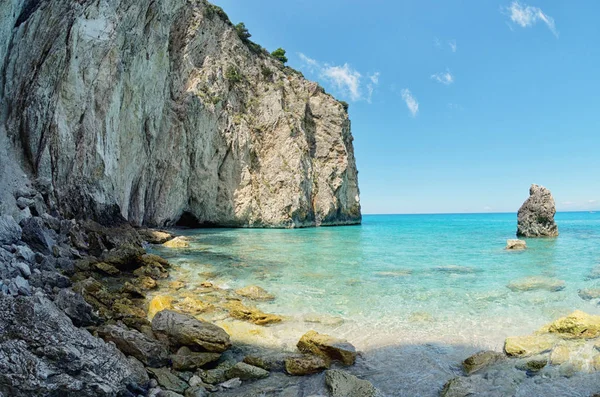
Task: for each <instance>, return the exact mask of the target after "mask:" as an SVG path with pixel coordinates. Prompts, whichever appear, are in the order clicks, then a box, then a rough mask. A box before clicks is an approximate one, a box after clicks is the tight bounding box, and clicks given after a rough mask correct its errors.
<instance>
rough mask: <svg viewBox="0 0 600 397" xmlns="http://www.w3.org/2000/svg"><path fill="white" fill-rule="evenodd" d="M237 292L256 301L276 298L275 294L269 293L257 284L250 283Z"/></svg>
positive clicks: (236, 291)
mask: <svg viewBox="0 0 600 397" xmlns="http://www.w3.org/2000/svg"><path fill="white" fill-rule="evenodd" d="M235 293H236V294H238V295H239V296H241V297H244V298H248V299H252V300H255V301H271V300H273V299H275V295H271V294H269V293H268V292H267V291H265V290H264V289H262V288H261V287H259V286H257V285H249V286H247V287H244V288H240V289H236V290H235Z"/></svg>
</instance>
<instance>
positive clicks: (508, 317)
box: [159, 213, 600, 395]
mask: <svg viewBox="0 0 600 397" xmlns="http://www.w3.org/2000/svg"><path fill="white" fill-rule="evenodd" d="M556 220H557V223H558V225H559V230H560V236H559V237H558V238H554V239H526V240H527V246H528V249H527V250H525V251H506V250H505V249H504V247H505V243H506V240H507V239H509V238H514V233H515V230H516V215H515V214H445V215H385V216H384V215H371V216H369V215H367V216H364V218H363V224H362V225H360V226H345V227H328V228H313V229H300V230H273V229H199V230H184V231H178V232H181V234H185V235H187V236H189V237H190V238H191V249H189V250H167V249H160V250H159V251H160V254H161V255H164V256H165V257H167V258H169V259H170V260H171V261H172V262H175V263H178V264H180V265H181V269H183V270H186V269H187V270H189V271H190V273H189V275H188V276H186V277H187V278H188V281H190V282H193V281H194V278H196V277H197V281H198V282H200V281H204V280H205V279H206V278H207V277H208V278H210V279H211V280H213V282H214V283H215V284H217V285H220V286H221V287H228V288H239V287H243V286H246V285H251V284H255V285H260V286H262V287H263V288H265V289H266V290H267V291H269V292H270V293H273V294H274V295H276V296H277V299H276V300H275V301H273V302H269V303H261V304H259V305H258V306H259V307H260V308H261V309H262V310H264V311H265V312H272V313H277V314H283V315H286V316H289V318H290V319H289V320H288V321H286V322H284V323H282V324H281V325H277V326H274V327H269V329H268V330H267V331H265V332H267V333H268V334H269V338H268V339H269V340H270V341H275V342H273V343H280V344H281V346H284V347H288V348H293V346H294V344H295V342H296V341H297V339H298V337H299V336H300V335H301V334H302V333H304V332H305V331H306V330H308V329H311V328H314V329H317V330H320V331H324V332H329V333H331V334H334V335H336V336H340V337H344V338H347V339H348V340H349V341H351V342H352V343H354V344H355V345H356V346H357V347H358V348H359V349H360V350H362V351H364V352H365V358H366V360H365V364H364V368H362V369H360V370H362V371H364V374H363V375H364V376H366V377H368V378H369V377H370V378H371V379H372V380H373V381H374V382H375V383H377V386H379V387H380V388H382V389H384V390H386V389H387V392H388V393H389V394H390V395H410V393H409V394H403V392H402V391H398V389H397V388H396V389H395V388H394V386H393V385H392V383H391V382H396V383H394V384H397V382H398V379H399V378H398V376H397V375H396V374H394V375H392V373H393V371H396V372H398V371H400V372H402V373H403V374H404V375H402V376H404V382H408V383H407V385H408V386H407V387H408V388H409V389H407V390H413V391H414V390H416V389H414V387H417V385H421V386H422V391H423V393H425V391H426V390H430V391H431V388H432V385H436V387H437V386H438V385H439V383H440V381H441V380H443V379H447V378H449V377H452V376H455V375H456V364H457V363H458V362H460V360H462V359H464V358H465V357H466V355H468V354H470V353H472V352H474V351H476V350H479V349H494V350H501V348H502V344H503V342H504V339H505V338H506V337H507V336H510V335H519V334H529V333H531V332H533V331H534V330H536V329H537V328H539V327H540V326H541V325H543V324H545V323H547V322H549V321H552V320H554V319H556V318H557V317H559V316H562V315H566V314H568V313H570V312H571V311H573V310H575V309H580V310H583V311H586V312H588V313H592V314H600V309H599V308H598V305H597V303H598V302H597V300H592V301H584V300H583V299H581V298H580V297H579V295H578V291H579V290H580V289H583V288H598V287H600V271H598V266H599V265H600V244H598V242H599V241H600V214H592V213H559V214H557V216H556ZM594 270H596V271H597V272H598V273H597V274H596V275H594ZM172 275H173V277H175V278H177V274H172ZM530 277H535V278H536V279H537V278H539V279H540V280H541V282H542V284H544V285H546V284H548V287H547V288H546V289H535V290H529V291H522V290H521V289H523V287H522V286H521V287H516V288H515V287H513V288H508V287H507V286H508V285H509V284H511V283H513V284H515V283H516V284H517V285H519V283H521V284H522V282H523V281H524V282H526V283H527V282H529V281H531V279H528V278H530ZM561 281H562V282H564V288H563V289H560V282H561ZM556 289H560V290H558V291H556ZM307 316H308V317H313V318H312V319H311V320H312V321H314V320H315V318H314V317H319V316H321V317H325V318H324V319H323V320H322V321H323V323H321V324H319V323H314V322H310V323H308V322H305V321H304V320H306V319H307ZM339 318H341V319H343V320H344V321H343V322H342V323H341V324H340V322H339V321H337V320H336V319H339ZM309 319H310V318H309ZM415 361H419V362H420V364H419V365H416V364H415ZM415 371H416V372H418V373H415V374H414V377H411V375H410V374H411V373H413V372H415ZM386 374H387V375H386ZM453 374H454V375H453ZM386 376H387V377H386ZM402 376H400V378H402ZM390 378H391V379H390ZM386 379H387V380H386ZM428 379H429V381H428ZM411 382H412V386H410V384H411ZM442 384H443V382H442ZM410 388H412V389H410ZM393 390H396V392H393ZM434 391H435V392H436V393H434V394H437V389H436V390H434ZM423 395H425V394H423Z"/></svg>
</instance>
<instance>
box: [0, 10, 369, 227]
mask: <svg viewBox="0 0 600 397" xmlns="http://www.w3.org/2000/svg"><path fill="white" fill-rule="evenodd" d="M0 21H1V22H0V24H1V25H0V67H1V68H2V73H0V104H1V105H0V143H2V145H0V146H2V147H1V148H0V150H1V151H3V153H0V154H2V159H1V160H0V182H2V183H3V186H7V187H8V189H4V190H5V191H4V192H2V193H0V200H2V206H3V209H2V210H3V211H4V212H8V213H11V212H12V214H13V215H15V212H16V211H17V210H16V208H17V207H16V206H15V202H14V198H13V195H12V194H8V193H7V191H8V190H10V189H13V190H14V189H15V188H17V187H18V186H19V185H20V184H22V183H23V181H24V180H26V179H27V178H28V177H29V178H31V179H32V180H34V182H35V185H34V186H36V187H38V188H39V187H40V186H41V189H42V194H43V195H44V198H45V200H46V201H47V203H48V204H49V206H50V207H51V208H52V209H53V210H56V211H58V212H60V213H62V214H63V215H64V216H66V217H77V218H85V217H91V218H93V219H96V220H98V221H100V222H103V223H110V222H114V221H115V220H116V219H118V218H120V216H122V217H123V218H125V219H126V220H128V221H129V222H130V223H132V224H133V225H142V224H144V225H150V226H169V225H173V224H176V223H177V222H181V223H188V224H192V225H197V224H217V225H228V226H259V227H265V226H266V227H304V226H318V225H337V224H354V223H360V220H361V215H360V203H359V190H358V182H357V170H356V165H355V160H354V153H353V146H352V140H353V138H352V135H351V132H350V121H349V119H348V114H347V111H346V110H345V109H344V107H343V106H342V104H341V103H339V102H338V101H337V100H336V99H334V98H333V97H331V96H330V95H328V94H326V93H324V91H323V89H322V88H321V87H319V85H318V84H316V83H314V82H310V81H307V80H305V79H304V78H303V77H302V75H301V74H300V73H298V72H296V71H294V70H292V69H290V68H287V67H284V66H283V65H282V64H281V62H279V61H278V60H276V59H274V58H272V57H271V56H269V55H268V54H266V53H265V52H264V51H261V50H260V48H258V49H257V47H256V46H253V45H248V43H247V42H245V41H242V40H241V39H240V38H239V37H238V35H237V33H236V30H235V29H234V27H233V26H232V24H231V22H229V20H228V18H227V16H226V15H225V14H224V13H223V12H222V11H221V10H220V9H219V8H218V7H215V6H213V5H211V4H209V3H207V2H205V1H203V0H169V1H159V2H157V1H152V0H128V1H122V0H121V1H119V0H101V1H91V0H79V1H77V2H75V1H72V0H53V1H51V2H50V1H40V0H9V1H4V2H2V3H1V4H0ZM250 44H252V43H250ZM119 215H120V216H119ZM15 217H17V218H19V216H17V215H15Z"/></svg>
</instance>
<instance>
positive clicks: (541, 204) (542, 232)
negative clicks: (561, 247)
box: [517, 184, 558, 237]
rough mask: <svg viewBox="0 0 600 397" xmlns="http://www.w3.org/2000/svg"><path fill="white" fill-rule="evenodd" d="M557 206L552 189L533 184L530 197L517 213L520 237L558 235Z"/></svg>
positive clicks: (518, 234)
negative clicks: (555, 217) (555, 219)
mask: <svg viewBox="0 0 600 397" xmlns="http://www.w3.org/2000/svg"><path fill="white" fill-rule="evenodd" d="M555 213H556V206H555V204H554V198H553V197H552V193H550V190H548V189H546V188H545V187H543V186H539V185H535V184H533V185H531V187H530V188H529V198H528V199H527V200H525V202H524V203H523V205H522V206H521V208H519V213H518V215H517V236H518V237H556V236H558V226H556V223H555V222H554V214H555Z"/></svg>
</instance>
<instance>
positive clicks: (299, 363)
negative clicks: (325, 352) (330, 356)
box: [284, 354, 330, 376]
mask: <svg viewBox="0 0 600 397" xmlns="http://www.w3.org/2000/svg"><path fill="white" fill-rule="evenodd" d="M284 363H285V371H286V372H287V373H288V374H290V375H297V376H304V375H311V374H316V373H319V372H323V371H325V370H326V369H329V365H330V362H329V360H327V359H326V358H323V357H321V356H314V355H312V354H305V355H303V356H301V357H288V358H286V359H285V361H284Z"/></svg>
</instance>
